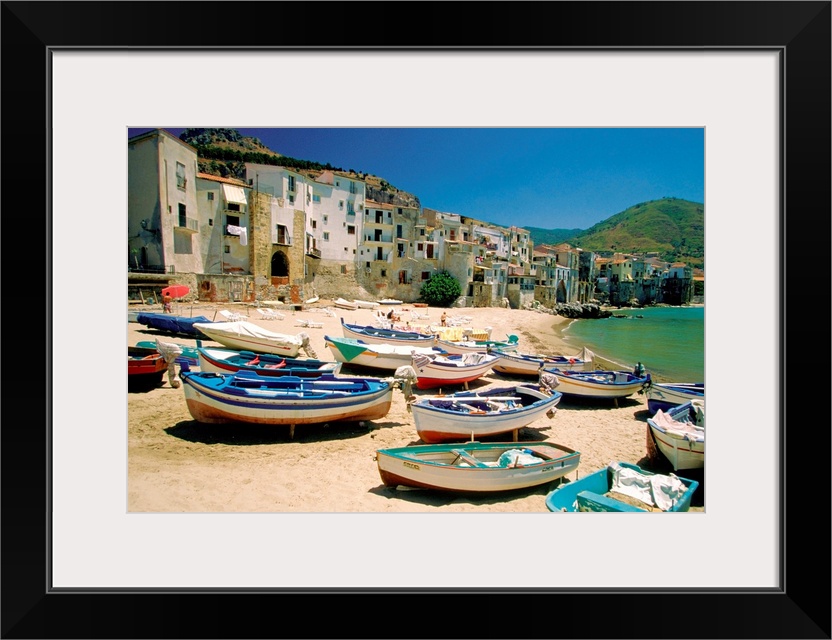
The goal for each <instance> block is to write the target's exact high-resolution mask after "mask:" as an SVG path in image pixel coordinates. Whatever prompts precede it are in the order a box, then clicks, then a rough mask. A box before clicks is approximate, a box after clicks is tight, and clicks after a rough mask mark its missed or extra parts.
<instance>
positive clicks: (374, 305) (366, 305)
mask: <svg viewBox="0 0 832 640" xmlns="http://www.w3.org/2000/svg"><path fill="white" fill-rule="evenodd" d="M353 302H354V303H355V306H356V308H357V309H378V308H379V303H378V302H374V301H372V300H353Z"/></svg>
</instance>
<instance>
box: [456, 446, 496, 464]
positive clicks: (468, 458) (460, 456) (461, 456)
mask: <svg viewBox="0 0 832 640" xmlns="http://www.w3.org/2000/svg"><path fill="white" fill-rule="evenodd" d="M451 453H455V454H456V456H457V460H464V461H465V462H467V463H468V464H470V465H471V466H472V467H487V466H488V465H487V464H485V463H484V462H481V461H479V460H477V459H476V458H475V457H474V456H472V455H471V454H470V453H468V452H467V451H465V450H463V449H451ZM454 462H456V460H454Z"/></svg>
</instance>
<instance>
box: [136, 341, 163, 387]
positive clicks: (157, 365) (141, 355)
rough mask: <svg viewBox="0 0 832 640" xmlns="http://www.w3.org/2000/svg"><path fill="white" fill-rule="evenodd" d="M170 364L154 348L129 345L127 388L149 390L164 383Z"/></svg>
mask: <svg viewBox="0 0 832 640" xmlns="http://www.w3.org/2000/svg"><path fill="white" fill-rule="evenodd" d="M167 370H168V364H167V362H166V361H165V359H164V357H163V356H162V354H161V353H159V352H158V351H156V349H154V348H145V347H127V390H128V391H147V390H149V389H155V388H156V387H158V386H159V385H160V384H162V378H163V377H164V374H165V371H167Z"/></svg>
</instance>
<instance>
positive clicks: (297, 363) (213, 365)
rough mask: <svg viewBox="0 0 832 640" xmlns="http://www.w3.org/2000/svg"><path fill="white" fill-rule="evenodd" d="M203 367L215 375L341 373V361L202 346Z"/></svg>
mask: <svg viewBox="0 0 832 640" xmlns="http://www.w3.org/2000/svg"><path fill="white" fill-rule="evenodd" d="M197 355H198V358H199V368H200V369H201V370H202V371H213V372H214V373H236V372H237V371H255V372H257V373H259V374H260V375H263V376H287V375H289V376H299V377H301V378H314V377H317V376H319V375H320V374H322V373H332V374H337V373H338V372H339V370H340V369H341V363H340V362H326V361H324V360H315V359H312V358H285V357H283V356H278V355H274V354H271V353H254V352H252V351H234V350H231V349H215V348H212V347H199V348H198V349H197Z"/></svg>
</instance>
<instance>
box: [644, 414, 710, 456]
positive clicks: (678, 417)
mask: <svg viewBox="0 0 832 640" xmlns="http://www.w3.org/2000/svg"><path fill="white" fill-rule="evenodd" d="M647 425H648V432H647V438H648V441H647V448H648V452H649V453H652V451H653V447H655V448H657V449H658V450H659V451H661V453H662V455H664V457H665V458H667V460H668V462H670V464H671V466H672V467H673V469H674V471H678V470H680V469H682V470H684V469H701V468H703V467H704V466H705V401H704V400H690V401H688V402H685V403H683V404H679V405H675V406H673V407H671V408H670V409H668V410H667V411H666V412H665V411H664V410H662V409H659V410H658V411H656V413H655V415H654V416H653V417H652V418H647ZM651 441H652V442H651Z"/></svg>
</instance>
